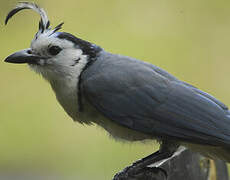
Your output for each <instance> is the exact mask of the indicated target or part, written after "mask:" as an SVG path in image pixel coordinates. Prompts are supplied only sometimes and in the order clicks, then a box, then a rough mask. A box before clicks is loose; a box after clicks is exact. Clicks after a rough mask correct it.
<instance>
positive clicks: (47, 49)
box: [29, 32, 87, 81]
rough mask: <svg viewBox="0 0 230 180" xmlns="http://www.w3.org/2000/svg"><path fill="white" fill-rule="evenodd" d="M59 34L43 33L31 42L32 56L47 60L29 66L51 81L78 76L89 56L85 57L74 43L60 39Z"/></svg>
mask: <svg viewBox="0 0 230 180" xmlns="http://www.w3.org/2000/svg"><path fill="white" fill-rule="evenodd" d="M58 33H59V32H56V33H54V34H52V35H50V34H49V33H43V34H41V35H39V36H38V38H37V39H36V38H34V39H33V41H32V42H31V51H32V54H36V55H39V56H43V57H45V58H44V59H40V60H39V61H38V64H29V66H30V67H31V68H32V69H33V70H34V71H36V72H37V73H40V74H42V76H43V77H44V78H45V79H47V80H49V81H54V80H58V79H59V78H61V77H63V76H78V75H80V73H81V71H82V69H83V68H84V66H85V65H86V63H87V55H83V51H82V50H81V49H79V48H77V46H76V45H75V44H74V43H73V42H71V41H68V40H66V39H59V38H58V37H57V35H58Z"/></svg>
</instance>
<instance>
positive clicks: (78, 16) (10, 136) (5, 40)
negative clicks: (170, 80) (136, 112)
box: [0, 0, 230, 180]
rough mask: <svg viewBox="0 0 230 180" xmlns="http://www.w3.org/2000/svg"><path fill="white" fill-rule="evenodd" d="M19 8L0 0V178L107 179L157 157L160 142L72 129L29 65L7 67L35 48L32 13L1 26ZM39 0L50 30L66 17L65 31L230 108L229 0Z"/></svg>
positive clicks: (12, 0) (35, 25)
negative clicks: (149, 66)
mask: <svg viewBox="0 0 230 180" xmlns="http://www.w3.org/2000/svg"><path fill="white" fill-rule="evenodd" d="M16 2H17V1H15V0H8V1H4V0H0V8H1V11H0V40H1V41H0V42H1V43H0V47H1V50H0V59H1V60H2V61H1V63H0V178H1V177H3V176H5V177H8V176H10V177H11V179H19V177H21V178H22V179H24V180H25V179H26V178H27V179H35V178H34V177H36V176H37V177H41V179H47V180H50V179H65V180H68V179H69V180H73V179H79V180H80V179H81V180H91V179H94V180H108V179H111V178H112V176H113V175H114V174H115V173H116V172H117V171H119V170H121V169H122V168H124V167H125V166H127V165H128V164H130V163H131V162H132V161H134V160H137V159H138V158H141V157H143V156H145V155H148V154H150V153H152V152H153V151H155V150H156V148H157V147H158V146H157V145H156V144H154V143H146V144H143V143H134V144H131V143H128V144H125V143H123V142H116V141H115V140H113V139H111V138H110V137H109V136H108V135H107V134H106V132H104V131H103V130H102V129H100V128H98V127H95V126H92V127H84V126H82V125H79V124H77V123H74V122H73V121H72V120H71V119H70V118H69V117H68V116H67V115H66V113H65V112H64V111H63V109H62V108H61V107H60V105H59V104H58V103H57V101H56V99H55V96H54V93H53V92H52V90H51V88H50V86H49V84H48V83H46V82H45V81H44V80H43V79H42V78H41V77H39V76H38V75H36V74H35V73H34V72H31V71H30V69H29V68H28V67H27V65H14V64H6V63H4V62H3V60H4V58H5V57H6V56H8V55H9V54H11V53H13V52H15V51H17V50H20V49H24V48H27V47H29V45H30V41H31V39H32V38H33V36H34V34H35V33H36V31H37V29H38V21H39V16H38V15H37V14H35V13H34V12H31V11H30V12H29V11H27V12H21V13H19V14H18V15H16V16H15V17H14V18H13V19H12V20H11V21H10V22H9V25H8V26H4V19H5V16H6V14H7V12H8V11H9V10H11V8H12V7H14V6H15V4H16ZM34 2H36V3H38V4H39V5H40V6H42V7H44V9H45V10H47V11H48V15H49V18H50V20H51V25H53V26H55V25H57V24H58V23H60V22H62V21H64V22H65V25H64V27H63V31H66V32H70V33H72V34H74V35H76V36H77V37H80V38H82V39H85V40H88V41H91V42H94V43H96V44H98V45H100V46H101V47H103V48H104V49H106V50H107V51H110V52H113V53H119V54H124V55H127V56H132V57H135V58H138V59H141V60H144V61H148V62H151V63H153V64H155V65H157V66H160V67H162V68H164V69H165V70H167V71H169V72H170V73H172V74H173V75H175V76H177V77H178V78H179V79H181V80H184V81H186V82H189V83H191V84H193V85H195V86H197V87H199V88H200V89H202V90H205V91H206V92H209V93H211V94H212V95H214V96H216V97H217V98H218V99H220V100H221V101H223V102H224V103H225V104H227V105H230V85H229V84H230V80H229V77H230V47H229V45H230V1H226V0H211V1H210V0H202V1H200V0H193V1H184V0H174V1H171V0H160V1H159V0H151V1H150V0H69V1H67V0H66V1H63V0H49V1H47V0H40V1H34ZM14 176H15V177H17V178H14ZM30 176H31V177H33V178H29V177H30ZM1 179H2V178H1ZM8 179H9V177H8Z"/></svg>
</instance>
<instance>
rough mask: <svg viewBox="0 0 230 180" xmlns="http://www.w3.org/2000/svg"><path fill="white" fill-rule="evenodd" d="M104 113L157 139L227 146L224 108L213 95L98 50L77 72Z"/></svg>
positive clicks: (229, 118)
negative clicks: (89, 63) (90, 60)
mask: <svg viewBox="0 0 230 180" xmlns="http://www.w3.org/2000/svg"><path fill="white" fill-rule="evenodd" d="M82 91H83V94H84V95H85V98H86V99H87V100H88V101H89V102H90V103H91V104H93V106H95V107H96V109H97V110H98V111H100V112H101V113H103V114H104V115H105V116H106V117H107V118H109V119H111V120H113V121H115V122H116V123H118V124H120V125H123V126H125V127H128V128H131V129H134V130H138V131H141V132H143V133H147V134H149V135H152V136H156V137H159V138H163V139H164V138H165V139H168V138H173V139H175V140H178V141H188V142H193V143H201V144H207V145H214V146H224V147H230V123H229V122H230V112H229V111H228V109H227V107H226V106H225V105H224V104H222V103H221V102H219V101H218V100H217V99H215V98H214V97H212V96H210V95H208V94H207V93H204V92H202V91H200V90H199V89H197V88H195V87H193V86H191V85H188V84H185V83H183V82H181V81H179V80H178V79H176V78H174V77H173V76H172V75H170V74H168V73H167V72H165V71H163V70H161V69H160V68H158V67H156V66H153V65H151V64H148V63H144V62H142V61H138V60H136V59H132V58H129V57H124V56H117V55H114V54H109V53H106V52H102V53H101V55H100V56H99V58H98V59H97V61H96V62H95V63H94V64H93V65H92V66H90V67H89V68H88V69H87V70H86V71H85V72H84V74H83V81H82Z"/></svg>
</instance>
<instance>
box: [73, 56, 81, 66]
mask: <svg viewBox="0 0 230 180" xmlns="http://www.w3.org/2000/svg"><path fill="white" fill-rule="evenodd" d="M80 60H81V58H80V57H79V58H78V59H76V60H74V61H75V62H74V63H73V64H72V65H71V66H75V65H76V64H77V63H79V61H80Z"/></svg>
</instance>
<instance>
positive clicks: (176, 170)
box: [113, 149, 228, 180]
mask: <svg viewBox="0 0 230 180" xmlns="http://www.w3.org/2000/svg"><path fill="white" fill-rule="evenodd" d="M125 169H127V168H125ZM166 179H167V180H228V171H227V166H226V164H225V163H224V162H223V161H220V160H215V161H214V160H209V159H207V158H205V157H203V156H201V155H200V154H198V153H194V152H191V151H190V150H187V149H182V150H181V151H179V152H178V153H177V154H174V156H173V157H172V158H170V159H168V160H165V161H164V162H158V163H156V164H154V165H151V167H147V168H145V169H143V170H142V171H141V172H140V173H139V174H136V175H128V174H127V173H124V170H123V171H121V172H120V173H118V174H116V175H115V176H114V179H113V180H166Z"/></svg>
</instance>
